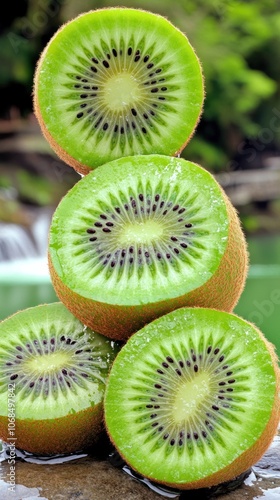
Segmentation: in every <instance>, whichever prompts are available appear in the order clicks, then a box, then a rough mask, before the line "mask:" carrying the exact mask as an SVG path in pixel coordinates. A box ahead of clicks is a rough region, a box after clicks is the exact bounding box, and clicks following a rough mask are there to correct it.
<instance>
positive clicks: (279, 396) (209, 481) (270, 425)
mask: <svg viewBox="0 0 280 500" xmlns="http://www.w3.org/2000/svg"><path fill="white" fill-rule="evenodd" d="M235 316H237V315H236V314H235ZM237 317H239V316H237ZM240 319H242V320H243V321H244V322H245V323H247V324H248V325H250V326H253V327H254V328H255V329H256V330H257V332H258V334H259V336H260V338H261V339H262V340H263V342H264V344H265V345H266V347H267V350H268V351H269V353H270V355H271V360H272V364H273V368H274V373H275V378H276V386H275V396H274V405H273V408H272V412H271V415H270V419H269V420H268V422H267V424H266V426H265V428H264V430H263V432H262V434H261V436H260V437H259V438H258V440H257V441H256V442H255V444H254V445H253V446H251V448H249V449H248V450H246V451H244V452H243V453H242V454H241V455H240V456H239V457H237V458H236V459H235V460H234V461H233V462H232V463H231V464H229V465H228V466H227V467H224V468H223V469H221V470H219V471H217V472H215V473H214V474H212V475H210V476H207V477H205V478H202V479H199V480H197V481H192V482H188V483H185V484H182V483H170V482H163V481H158V480H155V478H153V477H151V476H146V477H147V479H150V480H151V481H154V482H156V483H159V484H162V485H164V486H170V487H171V488H178V489H180V490H192V489H199V488H210V487H212V486H217V485H218V484H221V483H224V482H227V481H231V480H233V479H235V478H236V477H238V476H239V475H240V474H242V473H243V472H245V471H246V470H248V469H250V468H251V467H252V466H253V465H255V464H256V463H257V462H258V461H259V460H260V459H261V458H262V456H263V455H264V453H265V452H266V451H267V449H268V448H269V446H270V444H271V443H272V441H273V438H274V437H275V435H276V432H277V429H278V425H279V421H280V369H279V359H278V356H277V355H276V353H275V346H274V345H273V344H272V343H271V342H269V341H268V340H267V339H266V338H265V336H264V335H263V333H262V332H261V331H260V330H259V329H258V328H257V327H256V325H254V324H253V323H251V322H249V321H245V320H244V319H243V318H240ZM114 362H115V360H114ZM114 362H113V363H114ZM104 420H105V419H104ZM104 425H105V428H106V432H107V434H108V436H109V438H110V440H111V442H112V444H113V445H114V446H115V447H116V445H115V443H114V440H113V438H112V437H111V435H110V430H109V429H108V427H107V425H106V421H104ZM118 453H119V454H120V456H121V457H122V458H123V460H124V461H125V462H126V463H127V464H128V465H129V466H130V467H131V468H132V469H133V466H132V465H131V464H130V463H129V461H128V460H127V457H124V455H122V453H121V451H120V450H119V449H118ZM163 461H164V459H163ZM135 472H138V471H135Z"/></svg>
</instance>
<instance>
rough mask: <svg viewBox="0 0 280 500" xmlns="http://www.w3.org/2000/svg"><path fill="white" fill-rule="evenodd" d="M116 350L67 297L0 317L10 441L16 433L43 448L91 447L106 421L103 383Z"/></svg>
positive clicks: (0, 397) (2, 421)
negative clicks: (69, 306)
mask: <svg viewBox="0 0 280 500" xmlns="http://www.w3.org/2000/svg"><path fill="white" fill-rule="evenodd" d="M116 350H117V347H116V345H114V344H113V343H112V342H110V341H108V339H106V338H105V337H103V336H102V335H99V334H96V333H94V332H92V331H90V330H89V329H88V328H85V327H84V326H83V325H82V324H81V323H80V321H78V320H77V319H76V318H74V316H72V314H71V313H70V312H69V311H68V310H67V309H66V308H65V307H64V305H63V304H61V303H54V304H48V305H41V306H37V307H33V308H30V309H26V310H25V311H20V312H18V313H16V314H14V315H13V316H11V317H9V318H7V319H6V320H4V321H2V322H1V323H0V438H1V439H3V440H4V441H8V442H9V439H13V436H15V437H16V446H17V448H20V449H23V450H26V451H30V452H32V453H37V454H55V453H70V452H74V451H78V450H80V449H83V448H85V447H86V446H90V445H91V444H92V443H93V442H94V440H95V439H96V438H97V437H98V435H99V433H100V431H101V429H102V427H103V424H102V420H103V395H104V389H105V383H106V380H107V375H108V371H109V368H110V366H111V363H112V361H113V359H114V357H115V355H116V352H117V351H116ZM9 398H10V399H9ZM11 409H13V413H15V416H16V421H15V429H14V431H13V432H14V433H13V434H11V433H10V429H11V428H12V427H10V425H11V424H10V422H11V420H10V419H9V420H8V415H9V414H11ZM8 423H9V424H10V425H8ZM12 429H13V428H12Z"/></svg>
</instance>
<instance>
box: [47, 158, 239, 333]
mask: <svg viewBox="0 0 280 500" xmlns="http://www.w3.org/2000/svg"><path fill="white" fill-rule="evenodd" d="M49 263H50V272H51V277H52V281H53V285H54V287H55V289H56V292H57V294H58V296H59V298H60V300H61V301H62V302H63V303H65V305H66V306H67V307H68V308H69V309H70V310H71V311H72V312H73V314H75V315H76V316H77V317H78V318H79V319H80V320H81V321H82V322H83V323H85V324H87V325H88V326H90V327H91V328H93V329H95V330H96V331H99V332H101V333H103V334H105V335H107V336H108V337H112V338H127V337H128V336H129V335H130V334H131V333H132V332H135V331H137V330H139V329H140V328H141V327H142V326H144V324H146V323H147V322H148V321H151V320H152V319H155V318H156V317H158V316H160V315H162V314H164V313H166V312H169V311H171V310H172V309H175V308H178V307H181V306H183V305H195V306H205V307H214V308H218V309H223V310H231V309H232V308H233V307H234V306H235V304H236V302H237V300H238V298H239V296H240V294H241V291H242V289H243V285H244V280H245V277H246V273H247V251H246V244H245V240H244V236H243V233H242V231H241V228H240V223H239V220H238V217H237V215H236V213H235V211H234V209H233V207H232V205H231V203H230V201H229V200H228V199H227V197H226V195H225V194H224V192H223V191H222V189H221V187H220V186H219V185H218V183H217V182H216V181H215V179H214V178H213V176H212V175H211V174H210V173H209V172H207V171H206V170H204V169H203V168H201V167H200V166H198V165H196V164H194V163H191V162H188V161H186V160H183V159H180V158H172V157H166V156H162V155H147V156H133V157H126V158H121V159H118V160H114V161H112V162H110V163H108V164H106V165H102V166H101V167H99V168H98V169H96V170H95V171H94V172H91V173H90V174H88V175H87V176H85V177H84V178H83V179H81V180H80V181H79V182H78V183H77V184H76V185H75V186H74V187H73V188H72V189H71V190H70V191H69V192H68V193H67V195H66V196H65V197H64V198H63V200H62V201H61V202H60V204H59V206H58V208H57V209H56V211H55V214H54V217H53V220H52V224H51V229H50V239H49Z"/></svg>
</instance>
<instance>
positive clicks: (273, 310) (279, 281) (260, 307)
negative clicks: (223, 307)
mask: <svg viewBox="0 0 280 500" xmlns="http://www.w3.org/2000/svg"><path fill="white" fill-rule="evenodd" d="M249 252H250V270H249V277H248V279H247V282H246V285H245V289H244V292H243V294H242V295H241V298H240V300H239V303H238V305H237V307H236V308H235V312H236V314H239V315H240V316H243V317H244V318H245V319H248V320H249V321H252V322H253V323H255V324H256V325H257V326H258V327H259V328H260V329H261V330H262V332H263V333H264V334H265V336H266V337H267V338H268V339H269V340H270V341H271V342H273V343H274V344H275V346H276V348H277V352H278V356H279V357H280V236H277V237H275V236H273V237H272V236H270V237H262V238H254V239H251V240H249Z"/></svg>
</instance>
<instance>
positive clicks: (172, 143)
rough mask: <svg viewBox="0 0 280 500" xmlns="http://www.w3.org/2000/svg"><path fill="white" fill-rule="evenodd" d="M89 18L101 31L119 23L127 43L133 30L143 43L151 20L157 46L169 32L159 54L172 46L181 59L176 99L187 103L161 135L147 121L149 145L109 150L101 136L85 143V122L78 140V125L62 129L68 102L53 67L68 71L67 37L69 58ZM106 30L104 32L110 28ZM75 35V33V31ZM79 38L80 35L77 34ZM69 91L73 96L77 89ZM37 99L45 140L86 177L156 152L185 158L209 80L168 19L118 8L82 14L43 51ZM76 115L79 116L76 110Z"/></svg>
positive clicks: (40, 61) (139, 10)
mask: <svg viewBox="0 0 280 500" xmlns="http://www.w3.org/2000/svg"><path fill="white" fill-rule="evenodd" d="M84 20H88V22H89V23H90V22H92V23H93V26H94V24H95V23H96V26H97V29H99V25H102V22H103V20H104V23H106V24H105V26H110V24H111V25H112V26H114V25H115V24H116V23H118V22H119V24H120V32H121V30H122V29H123V32H124V39H125V37H126V36H128V35H127V33H128V32H130V30H131V36H136V40H137V39H139V41H140V40H141V36H140V35H141V33H142V31H143V33H144V30H143V28H142V26H144V25H145V23H146V22H147V34H150V33H155V37H156V40H155V42H156V43H158V40H159V38H160V33H161V30H162V33H163V37H162V38H163V40H162V43H161V44H160V45H158V47H157V49H156V53H159V52H160V51H162V50H163V49H165V44H166V51H168V49H169V51H171V52H172V58H173V59H174V58H175V60H176V61H177V59H178V61H177V66H176V62H175V63H174V68H175V71H178V78H177V80H178V82H179V85H181V86H182V88H181V90H179V91H176V92H179V93H178V96H177V97H176V99H177V100H178V103H179V101H181V103H180V106H179V105H178V106H177V107H178V109H177V110H176V113H173V114H172V119H174V120H175V121H174V124H173V125H171V123H169V122H168V121H166V123H165V124H164V125H163V126H162V127H161V134H159V133H158V131H155V132H156V133H153V127H152V126H151V127H150V129H149V120H148V121H147V120H146V122H147V127H148V129H149V130H150V134H151V136H152V139H151V140H150V139H149V141H148V140H146V139H145V137H144V139H145V140H144V142H143V140H142V139H141V141H140V142H139V141H138V142H136V143H135V144H133V146H132V147H130V146H127V147H126V148H125V150H124V151H123V153H120V152H119V151H118V152H114V150H110V147H108V146H107V145H106V144H105V143H104V144H105V145H104V144H103V142H102V140H103V138H102V137H98V140H97V138H96V141H95V143H94V139H92V140H91V138H90V137H89V136H87V137H86V140H85V139H83V137H84V135H85V134H86V133H85V132H84V130H83V127H82V126H80V125H79V124H78V125H77V124H76V125H75V127H76V132H75V133H74V134H73V135H72V137H70V135H69V128H70V127H72V125H69V124H66V123H64V122H63V121H62V123H61V126H60V127H57V123H58V122H59V121H60V119H61V117H63V116H64V115H65V113H64V112H63V109H64V108H65V106H66V104H65V99H63V98H61V90H59V89H58V95H57V96H56V90H55V88H54V87H53V82H54V81H56V80H57V78H55V77H54V75H53V74H52V72H51V71H52V70H51V69H50V68H52V66H54V68H55V67H56V71H57V72H58V75H59V74H61V72H63V71H64V67H63V65H64V60H66V57H65V48H63V43H64V38H65V39H66V41H67V45H66V46H67V51H66V52H67V57H69V55H70V54H72V52H75V42H76V39H77V37H78V35H79V30H81V33H83V31H84V30H85V29H87V25H86V24H85V23H84ZM83 23H84V24H83ZM74 27H76V30H77V33H75V29H74ZM133 27H134V28H133ZM157 29H159V34H157ZM102 30H103V32H104V27H103V28H102ZM133 30H134V31H133ZM72 31H73V33H71V32H72ZM93 31H94V30H93ZM67 32H69V35H67ZM103 32H102V36H103ZM109 33H110V31H108V34H106V33H104V38H105V40H106V43H108V44H109V45H110V35H109ZM76 34H77V36H75V35H76ZM67 36H68V38H67ZM149 36H150V35H149ZM100 37H101V35H100ZM173 38H174V40H173V41H172V42H171V39H173ZM107 39H108V40H107ZM104 43H105V42H104ZM126 43H127V44H128V45H129V40H127V41H126ZM141 43H142V42H141ZM59 44H61V53H60V52H59V50H60V47H59ZM69 44H70V45H71V47H72V45H73V47H72V49H71V48H69V47H70V45H69ZM97 44H98V43H97ZM86 45H88V46H91V45H90V44H89V43H85V46H86ZM177 47H181V50H179V51H178V55H177V52H176V50H177ZM182 53H184V54H185V56H184V57H183V56H182ZM172 58H171V61H172ZM167 59H168V58H167ZM169 59H170V58H169ZM169 62H170V61H169ZM168 64H169V63H168ZM177 68H178V70H177ZM65 71H66V73H67V74H69V73H70V72H71V71H70V69H67V70H66V69H65ZM175 80H176V79H175ZM171 83H172V82H171ZM175 83H176V81H175ZM65 85H66V84H65ZM174 88H175V87H174ZM68 92H70V93H71V90H69V91H68ZM152 95H153V94H152ZM33 96H34V112H35V115H36V117H37V119H38V121H39V124H40V126H41V129H42V132H43V134H44V136H45V137H46V139H47V140H48V142H49V143H50V145H51V146H52V148H53V149H54V150H55V151H56V153H57V154H58V156H60V157H61V158H62V159H63V160H64V161H65V162H66V163H67V164H69V165H71V166H72V167H73V168H75V169H76V170H77V171H78V172H79V173H81V174H86V173H88V172H89V171H90V170H92V169H94V168H95V167H97V166H99V165H101V164H103V163H106V162H108V161H111V160H113V159H115V158H117V157H120V156H128V155H130V154H151V153H154V152H156V153H158V154H166V155H177V154H179V153H180V152H181V151H182V150H183V148H184V147H185V146H186V144H187V143H188V141H189V140H190V138H191V137H192V135H193V133H194V130H195V128H196V126H197V123H198V121H199V119H200V115H201V112H202V106H203V101H204V82H203V75H202V69H201V65H200V62H199V59H198V58H197V55H196V54H195V51H194V50H193V48H192V47H191V45H190V44H189V42H188V39H187V37H186V36H185V34H183V33H182V32H181V31H180V30H178V29H177V28H176V27H175V26H173V25H172V24H171V23H170V22H169V21H168V20H167V19H165V18H164V17H162V16H160V15H158V14H154V13H151V12H148V11H145V10H141V9H131V8H118V7H116V8H103V9H96V10H94V11H89V12H87V13H83V14H80V15H79V16H78V17H77V18H75V19H74V20H72V21H69V22H68V23H66V24H65V25H63V26H62V27H61V28H60V29H59V30H58V31H57V33H56V34H55V35H54V36H53V37H52V39H51V40H50V41H49V43H48V44H47V46H46V47H45V49H44V51H43V52H42V54H41V57H40V59H39V61H38V64H37V68H36V72H35V78H34V91H33ZM55 99H57V103H58V104H59V106H60V105H62V104H64V108H61V110H59V111H56V110H55V105H54V103H55ZM170 99H173V100H174V99H175V97H174V96H171V97H170ZM71 102H72V101H71ZM166 102H167V101H166ZM160 105H161V104H160ZM168 105H169V104H168ZM68 107H69V106H68ZM73 114H75V113H74V112H73ZM162 116H163V118H164V119H165V116H166V118H168V110H165V111H164V110H163V113H162ZM63 120H64V118H63ZM142 120H144V122H143V124H142V125H145V119H144V118H143V119H142ZM170 121H171V120H170ZM139 123H140V122H139ZM77 127H78V128H77ZM81 127H82V128H81ZM137 127H138V125H137ZM142 128H143V127H140V125H139V134H140V135H141V133H142V132H141V129H142ZM144 128H145V127H144ZM156 128H157V127H154V130H155V129H156ZM68 135H69V137H68ZM86 135H87V134H86ZM132 136H133V134H132ZM76 138H77V142H76ZM75 143H76V144H75ZM111 149H112V148H111Z"/></svg>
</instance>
